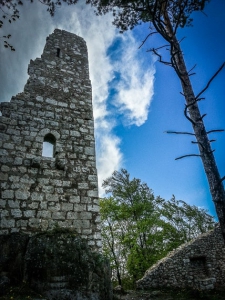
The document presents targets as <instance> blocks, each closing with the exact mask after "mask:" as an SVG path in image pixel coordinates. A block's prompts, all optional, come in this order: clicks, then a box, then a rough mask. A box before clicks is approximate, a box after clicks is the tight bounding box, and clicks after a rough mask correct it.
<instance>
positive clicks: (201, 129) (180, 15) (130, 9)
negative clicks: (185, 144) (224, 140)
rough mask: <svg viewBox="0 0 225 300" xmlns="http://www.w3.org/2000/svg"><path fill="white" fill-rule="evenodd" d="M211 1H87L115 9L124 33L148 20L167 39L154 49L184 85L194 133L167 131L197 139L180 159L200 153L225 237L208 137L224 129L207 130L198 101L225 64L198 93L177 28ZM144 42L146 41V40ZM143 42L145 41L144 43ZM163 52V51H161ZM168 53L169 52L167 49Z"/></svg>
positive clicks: (223, 195) (101, 9) (219, 182)
mask: <svg viewBox="0 0 225 300" xmlns="http://www.w3.org/2000/svg"><path fill="white" fill-rule="evenodd" d="M209 1H210V0H182V1H181V0H130V1H129V0H87V3H89V4H91V5H94V6H95V7H96V8H97V11H98V14H105V13H107V12H113V15H114V22H113V23H114V25H116V26H117V27H118V28H119V29H120V30H121V32H124V31H125V30H128V29H133V28H134V27H135V26H137V25H139V24H141V23H143V22H149V23H150V24H151V26H149V30H150V31H149V34H148V36H147V37H146V39H145V41H146V40H147V38H149V37H150V36H151V35H152V34H155V33H158V34H160V35H161V36H162V37H163V39H164V40H165V43H166V45H163V46H161V47H158V48H152V49H151V51H152V52H153V53H154V54H155V55H157V56H158V58H159V61H160V62H161V63H163V64H165V65H168V66H170V67H172V68H173V69H174V71H175V72H176V74H177V76H178V78H179V80H180V83H181V86H182V95H183V96H184V98H185V102H186V104H185V111H184V114H185V117H186V118H187V119H188V120H189V121H190V122H191V125H192V128H193V131H194V133H192V132H168V133H175V134H188V135H191V136H193V138H194V139H195V140H194V141H193V143H195V144H196V145H197V146H198V149H199V154H187V155H183V156H181V157H179V158H177V159H181V158H184V157H190V156H199V157H200V158H201V160H202V162H203V166H204V170H205V173H206V176H207V179H208V183H209V187H210V192H211V196H212V200H213V202H214V204H215V208H216V212H217V216H218V219H219V223H220V226H221V229H222V234H223V237H224V240H225V191H224V186H223V180H224V179H225V176H224V177H222V178H221V176H220V174H219V171H218V168H217V164H216V161H215V158H214V154H213V152H214V151H213V150H212V148H211V142H213V141H215V140H214V139H211V138H210V137H209V136H210V135H211V134H212V133H213V132H219V131H224V130H221V129H212V130H206V129H205V126H204V120H203V119H204V117H205V114H204V115H202V114H201V113H200V110H199V106H198V103H199V101H201V100H202V99H204V98H203V94H204V92H205V91H206V90H207V89H208V87H209V85H210V83H211V82H212V80H213V79H214V78H215V77H216V76H217V75H218V73H219V72H220V71H221V70H222V69H223V67H224V65H225V63H223V64H222V65H221V67H220V68H219V69H218V70H217V72H216V73H215V74H214V75H213V76H212V77H211V79H210V80H209V82H208V83H207V84H206V86H205V88H204V89H203V90H201V91H200V92H198V93H195V92H194V90H193V88H192V84H191V81H190V76H191V75H192V72H191V71H188V70H187V68H186V65H185V61H184V57H183V52H182V50H181V47H180V41H178V39H177V36H176V35H177V31H178V28H182V27H185V26H189V25H190V24H191V22H192V18H191V15H192V13H193V12H196V11H203V10H204V7H205V5H206V4H207V2H209ZM145 41H144V42H145ZM144 42H143V43H144ZM163 49H166V50H169V53H170V60H169V61H166V60H164V58H163V54H164V53H163ZM160 51H161V52H160ZM166 53H168V51H166Z"/></svg>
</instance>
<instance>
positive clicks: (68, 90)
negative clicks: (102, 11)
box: [0, 29, 101, 247]
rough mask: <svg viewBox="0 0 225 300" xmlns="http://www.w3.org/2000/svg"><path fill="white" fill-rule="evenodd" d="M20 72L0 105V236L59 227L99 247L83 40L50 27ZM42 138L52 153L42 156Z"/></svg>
mask: <svg viewBox="0 0 225 300" xmlns="http://www.w3.org/2000/svg"><path fill="white" fill-rule="evenodd" d="M28 74H29V75H30V77H29V79H28V81H27V84H26V85H25V87H24V92H22V93H20V94H18V95H16V96H15V97H12V99H11V102H8V103H1V112H2V116H1V117H0V148H1V150H0V163H1V167H0V180H1V198H0V210H1V211H0V212H1V220H0V221H1V228H0V234H7V233H10V232H19V231H26V232H36V231H43V230H48V229H51V228H53V227H54V226H60V227H66V228H74V229H76V230H77V232H78V233H80V234H81V236H82V237H84V238H87V239H88V243H89V245H91V246H93V247H100V246H101V236H100V219H99V205H98V187H97V186H98V184H97V172H96V162H95V140H94V122H93V112H92V93H91V83H90V80H89V70H88V56H87V47H86V43H85V42H84V40H83V39H82V38H80V37H78V36H76V35H74V34H71V33H68V32H66V31H61V30H58V29H56V30H55V31H54V33H53V34H51V35H50V36H49V37H48V38H47V42H46V46H45V48H44V51H43V54H42V56H41V58H37V59H35V60H34V61H32V60H31V62H30V65H29V67H28ZM44 141H47V142H49V143H50V145H52V146H53V148H54V149H53V157H46V154H42V149H43V145H44ZM44 155H45V156H44ZM47 156H48V155H47Z"/></svg>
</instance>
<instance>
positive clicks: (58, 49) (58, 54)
mask: <svg viewBox="0 0 225 300" xmlns="http://www.w3.org/2000/svg"><path fill="white" fill-rule="evenodd" d="M56 56H57V57H60V48H57V53H56Z"/></svg>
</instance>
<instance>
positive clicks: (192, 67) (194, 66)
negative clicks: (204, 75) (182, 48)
mask: <svg viewBox="0 0 225 300" xmlns="http://www.w3.org/2000/svg"><path fill="white" fill-rule="evenodd" d="M196 66H197V65H196V64H195V65H194V67H192V68H191V69H190V70H189V71H188V74H189V73H190V72H191V71H192V70H194V68H195V67H196Z"/></svg>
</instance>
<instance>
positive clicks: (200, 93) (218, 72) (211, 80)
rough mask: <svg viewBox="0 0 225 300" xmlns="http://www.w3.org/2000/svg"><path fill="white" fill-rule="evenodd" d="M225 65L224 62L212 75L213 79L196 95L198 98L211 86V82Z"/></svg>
mask: <svg viewBox="0 0 225 300" xmlns="http://www.w3.org/2000/svg"><path fill="white" fill-rule="evenodd" d="M224 66H225V62H224V63H223V64H222V66H221V67H220V68H219V69H218V70H217V71H216V73H215V74H214V75H213V76H212V77H211V79H210V80H209V82H208V83H207V85H206V87H205V88H204V89H203V90H202V91H201V92H200V93H199V94H198V95H197V96H196V99H198V98H199V96H200V95H202V94H203V93H204V92H205V91H206V90H207V89H208V87H209V86H210V84H211V82H212V81H213V79H214V78H215V77H216V76H217V75H218V74H219V72H220V71H221V70H222V69H223V67H224Z"/></svg>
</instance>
